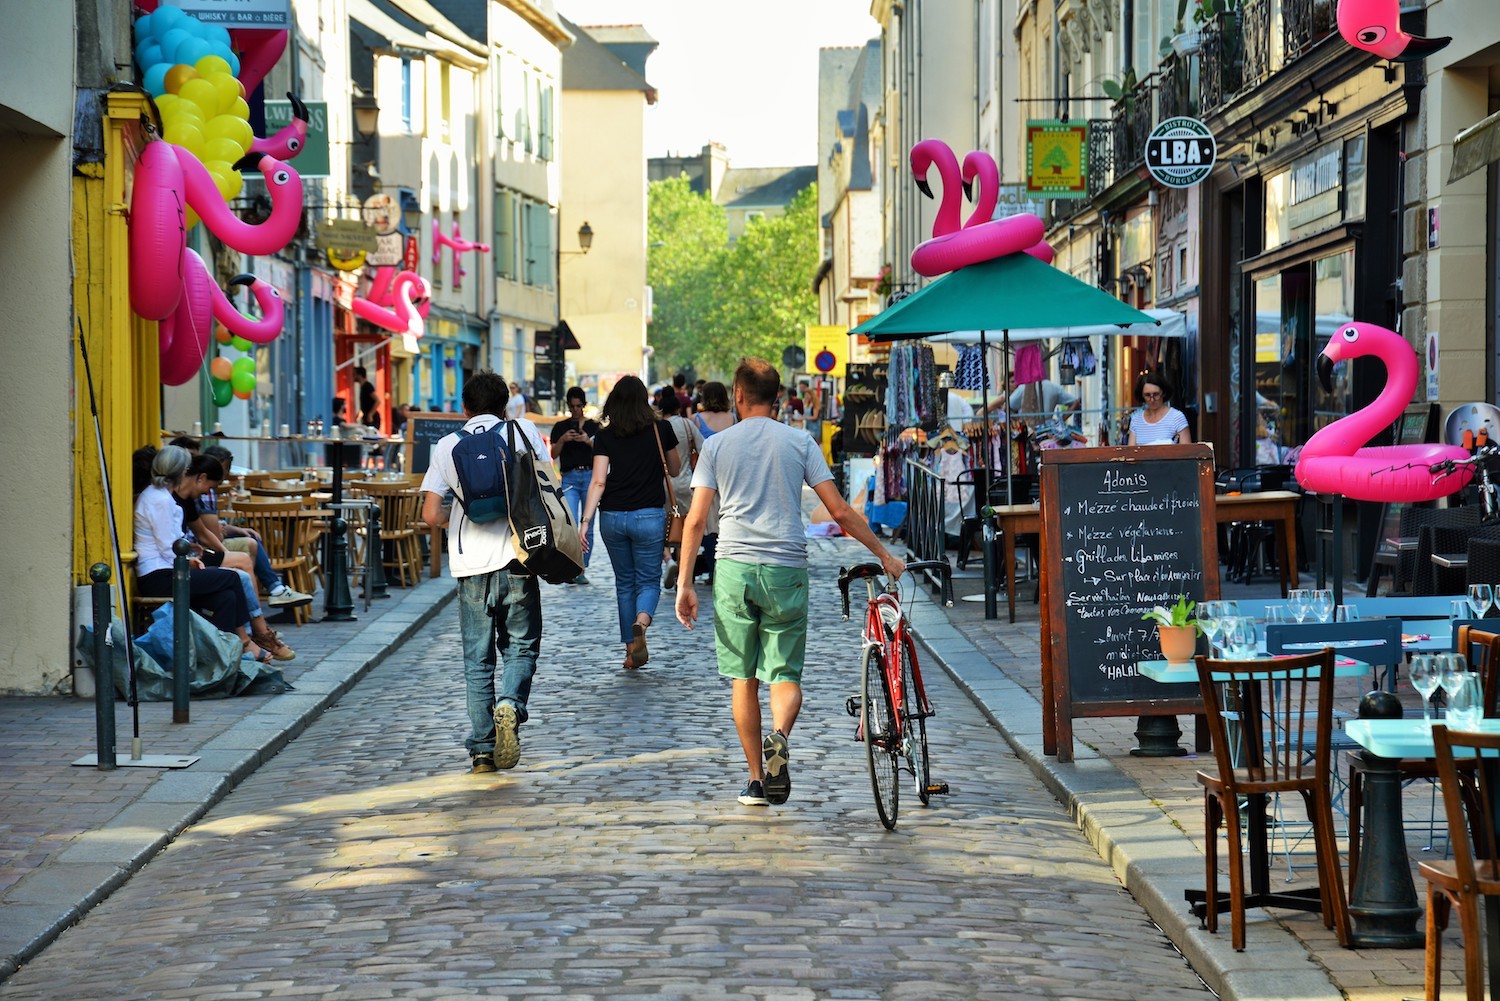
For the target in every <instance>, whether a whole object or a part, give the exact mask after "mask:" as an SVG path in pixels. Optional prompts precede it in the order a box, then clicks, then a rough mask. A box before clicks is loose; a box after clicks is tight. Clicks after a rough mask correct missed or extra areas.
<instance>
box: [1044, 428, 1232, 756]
mask: <svg viewBox="0 0 1500 1001" xmlns="http://www.w3.org/2000/svg"><path fill="white" fill-rule="evenodd" d="M1213 498H1214V478H1213V449H1212V448H1211V447H1210V446H1208V445H1201V444H1195V445H1145V446H1139V445H1132V446H1120V447H1114V448H1070V449H1054V450H1048V451H1044V452H1043V453H1042V582H1041V583H1042V597H1041V606H1042V635H1041V641H1042V642H1041V645H1042V747H1043V750H1044V751H1045V752H1046V753H1047V754H1053V755H1056V756H1057V760H1058V761H1059V762H1063V763H1066V762H1069V761H1072V760H1073V720H1074V719H1079V718H1083V717H1092V716H1140V717H1141V718H1142V730H1143V731H1149V730H1151V729H1152V727H1151V724H1152V723H1154V722H1156V721H1153V720H1150V719H1149V718H1150V717H1156V716H1167V717H1171V716H1177V715H1179V714H1193V715H1198V716H1201V713H1202V711H1203V703H1202V698H1201V696H1200V694H1199V692H1198V686H1197V685H1196V684H1172V685H1168V684H1160V683H1158V682H1155V681H1152V680H1151V679H1149V678H1145V677H1142V676H1141V675H1140V674H1138V673H1137V671H1136V665H1137V664H1138V663H1139V662H1140V661H1142V660H1157V659H1160V657H1161V652H1160V646H1159V640H1158V637H1157V634H1156V627H1155V626H1154V625H1152V624H1151V623H1150V622H1148V621H1145V620H1143V619H1142V618H1141V616H1142V615H1143V614H1144V613H1145V612H1148V611H1150V610H1151V608H1152V607H1153V606H1155V605H1171V604H1173V603H1174V602H1175V601H1176V600H1177V597H1178V595H1181V594H1185V595H1187V597H1188V600H1189V601H1205V600H1216V599H1217V598H1218V596H1219V574H1218V549H1217V546H1216V544H1215V543H1216V531H1215V525H1214V499H1213ZM1201 724H1202V721H1201V719H1200V725H1199V735H1198V742H1199V746H1200V749H1203V748H1202V739H1203V736H1204V727H1203V726H1202V725H1201ZM1167 727H1168V728H1169V729H1171V730H1173V731H1175V730H1176V727H1175V724H1172V723H1168V724H1167ZM1138 733H1142V731H1138ZM1142 735H1143V736H1144V734H1143V733H1142ZM1172 743H1173V745H1174V746H1175V737H1173V738H1172ZM1147 753H1153V752H1150V751H1148V752H1147ZM1170 753H1178V752H1170Z"/></svg>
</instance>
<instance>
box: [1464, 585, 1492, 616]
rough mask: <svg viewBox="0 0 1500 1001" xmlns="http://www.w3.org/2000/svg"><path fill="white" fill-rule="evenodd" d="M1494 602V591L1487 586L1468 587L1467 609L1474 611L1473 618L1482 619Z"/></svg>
mask: <svg viewBox="0 0 1500 1001" xmlns="http://www.w3.org/2000/svg"><path fill="white" fill-rule="evenodd" d="M1494 601H1495V589H1494V588H1492V587H1491V586H1490V585H1488V584H1470V585H1469V607H1470V608H1472V609H1473V610H1474V618H1476V619H1482V618H1484V613H1485V612H1487V611H1489V607H1490V605H1492V604H1494Z"/></svg>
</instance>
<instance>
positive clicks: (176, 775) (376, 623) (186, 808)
mask: <svg viewBox="0 0 1500 1001" xmlns="http://www.w3.org/2000/svg"><path fill="white" fill-rule="evenodd" d="M457 593H458V591H457V588H456V585H455V583H454V580H453V578H451V577H443V578H441V579H439V580H438V581H428V582H425V583H424V584H423V585H422V586H419V587H418V588H416V590H415V591H414V592H413V593H412V594H410V595H408V596H407V597H406V598H405V599H404V600H403V601H402V603H401V607H400V608H397V609H392V610H391V611H390V612H387V613H385V614H384V615H382V616H380V617H379V618H377V619H374V620H372V621H371V622H370V624H369V625H368V626H367V627H365V628H364V629H362V630H361V631H360V632H359V634H358V636H357V637H356V638H355V639H354V641H353V642H351V643H346V644H344V645H343V646H342V647H340V648H339V649H337V650H335V651H333V652H331V653H330V654H329V655H328V656H327V657H325V658H324V659H323V661H322V662H321V663H319V664H318V665H317V666H316V667H314V668H312V669H311V670H309V671H307V672H305V673H304V674H302V675H301V676H300V677H299V678H298V679H297V681H296V685H297V687H296V689H294V690H293V691H291V692H288V693H286V694H283V695H278V696H276V697H275V698H272V699H268V700H267V701H266V702H265V703H264V704H263V705H261V706H258V707H256V709H255V710H254V711H253V712H250V713H249V714H247V715H246V716H245V718H244V719H242V720H240V721H239V722H237V723H235V724H233V725H232V726H230V727H229V728H228V729H226V730H224V731H223V732H222V733H220V734H218V735H217V736H215V737H213V738H211V739H210V740H208V741H207V742H206V743H205V744H204V745H203V746H202V747H201V748H200V749H199V750H198V751H196V752H194V753H196V754H198V755H199V760H198V761H197V762H196V763H195V764H194V765H193V766H192V767H191V768H189V769H187V770H184V771H180V772H178V771H166V772H163V773H162V775H161V776H159V777H158V778H157V780H156V781H155V782H153V783H152V784H151V785H149V786H147V787H146V788H145V789H144V790H142V792H141V794H140V796H139V797H138V798H137V799H136V801H135V802H134V803H132V804H130V805H129V806H127V807H125V808H124V809H123V810H121V811H120V813H118V814H117V815H116V816H115V817H113V818H112V819H111V820H110V821H109V823H107V824H105V825H104V826H103V827H102V828H99V829H98V830H94V831H90V832H88V833H87V834H85V835H83V836H82V837H80V838H79V839H77V841H75V842H74V843H73V844H72V845H70V846H69V847H68V848H66V849H65V850H63V851H62V852H59V853H58V855H57V856H56V857H55V858H52V859H50V860H48V861H47V862H45V863H44V864H42V865H41V866H40V867H39V868H38V869H37V870H36V871H35V872H32V873H29V874H27V875H26V876H25V877H24V878H22V879H21V880H19V881H17V883H16V884H15V885H14V886H12V887H10V889H9V890H7V891H6V892H5V894H4V897H3V899H0V983H3V982H4V981H5V980H6V979H7V978H8V977H9V976H10V975H11V974H12V973H15V972H16V970H17V969H19V968H20V966H21V964H22V963H25V962H26V961H27V960H28V959H30V958H31V957H33V956H35V955H36V954H37V953H39V952H40V951H41V950H42V949H44V948H46V946H47V945H48V944H49V943H51V942H52V941H53V940H54V939H56V938H57V937H58V936H59V935H61V934H62V933H63V931H65V930H66V929H67V928H69V927H71V926H72V925H73V924H75V923H77V922H78V921H79V920H80V919H81V918H82V917H83V916H84V914H86V913H87V912H88V911H89V910H90V909H91V908H92V907H93V906H94V905H95V904H98V903H99V902H100V901H102V900H104V899H105V898H106V897H108V896H109V894H110V893H112V892H113V891H114V890H115V889H116V888H117V887H119V886H120V885H121V884H122V883H124V882H125V881H126V880H127V879H129V878H130V875H131V874H132V873H134V872H136V871H137V870H139V869H140V868H141V867H142V866H144V865H145V864H146V863H147V862H149V861H150V860H151V858H152V857H153V856H155V855H156V853H157V852H159V851H161V850H162V849H163V848H165V847H166V846H167V845H169V844H171V842H172V841H173V839H174V838H176V837H177V835H178V834H180V833H181V832H182V831H183V829H184V828H186V827H187V826H188V825H189V824H192V823H193V822H195V821H196V820H198V819H199V818H200V817H202V816H203V815H204V814H205V813H207V812H208V811H209V810H210V809H211V808H212V807H213V806H214V805H215V804H216V803H218V802H219V801H220V800H222V799H223V798H224V797H225V796H227V795H228V794H229V793H230V791H231V790H233V789H234V788H235V787H236V786H237V785H239V784H240V783H241V782H243V781H244V780H245V778H246V777H247V776H249V775H250V774H251V773H252V772H254V771H255V770H256V769H257V768H259V767H260V766H261V765H262V764H263V763H265V762H266V761H269V760H270V759H271V758H272V757H274V756H275V755H276V753H277V752H278V751H280V750H281V749H282V748H283V747H285V746H286V745H287V744H288V743H289V742H291V740H293V739H294V738H295V737H296V736H297V735H298V734H300V733H302V731H304V730H306V729H307V728H308V726H310V725H311V724H312V722H313V721H314V720H316V719H317V718H318V717H319V716H321V715H322V714H323V713H324V711H326V710H327V709H328V707H329V706H332V705H333V704H334V703H336V702H338V700H339V699H340V698H341V697H342V696H343V695H344V693H345V692H347V691H348V690H349V689H350V688H352V687H354V685H355V684H356V683H357V682H358V681H359V679H360V678H362V677H364V676H365V675H366V674H367V673H369V672H370V671H371V670H373V669H374V668H375V667H376V666H378V665H379V664H380V662H381V661H383V660H384V659H385V658H386V656H387V655H389V654H390V653H391V651H393V650H395V649H396V648H397V647H399V646H400V645H401V644H403V643H405V642H406V641H407V640H408V639H410V638H411V637H412V636H413V635H414V634H415V633H416V632H417V630H419V629H421V628H422V627H423V626H425V625H426V624H427V623H428V622H430V621H431V620H432V619H433V618H434V617H435V616H436V615H437V614H438V613H439V612H440V611H442V610H443V609H444V608H446V607H447V606H448V605H449V604H450V603H452V601H453V600H454V598H455V597H456V595H457Z"/></svg>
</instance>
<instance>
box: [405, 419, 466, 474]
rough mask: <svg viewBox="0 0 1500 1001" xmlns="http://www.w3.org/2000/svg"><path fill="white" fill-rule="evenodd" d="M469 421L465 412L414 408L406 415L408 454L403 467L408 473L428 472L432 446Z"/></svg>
mask: <svg viewBox="0 0 1500 1001" xmlns="http://www.w3.org/2000/svg"><path fill="white" fill-rule="evenodd" d="M468 422H469V419H468V418H467V417H465V416H464V415H463V414H445V413H440V412H437V411H426V410H413V411H412V412H411V413H409V414H407V415H406V428H405V431H406V455H405V457H404V459H403V461H402V468H403V469H405V470H406V472H408V473H425V472H427V464H428V458H429V456H431V454H432V446H434V445H436V444H437V443H438V442H439V441H442V440H443V439H444V438H446V437H448V435H450V434H452V433H453V432H455V431H457V430H459V429H460V428H462V427H463V426H464V425H465V424H467V423H468Z"/></svg>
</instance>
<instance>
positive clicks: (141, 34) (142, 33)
mask: <svg viewBox="0 0 1500 1001" xmlns="http://www.w3.org/2000/svg"><path fill="white" fill-rule="evenodd" d="M155 33H156V13H155V11H153V12H152V13H150V14H142V15H141V16H140V17H138V18H136V19H135V37H136V38H137V39H146V38H151V37H152V36H153V35H154V34H155Z"/></svg>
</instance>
